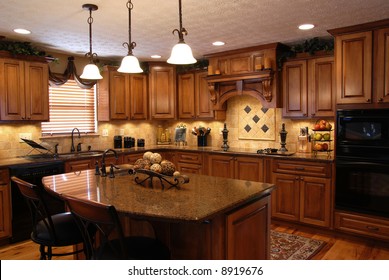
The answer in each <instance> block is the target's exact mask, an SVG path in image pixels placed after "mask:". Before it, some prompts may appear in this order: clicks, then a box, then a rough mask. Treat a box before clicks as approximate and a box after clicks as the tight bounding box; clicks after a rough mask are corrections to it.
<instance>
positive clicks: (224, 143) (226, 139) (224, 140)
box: [221, 123, 230, 151]
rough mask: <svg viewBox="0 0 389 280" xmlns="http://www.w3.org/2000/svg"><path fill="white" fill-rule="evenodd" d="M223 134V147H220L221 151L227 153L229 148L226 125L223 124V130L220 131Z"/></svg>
mask: <svg viewBox="0 0 389 280" xmlns="http://www.w3.org/2000/svg"><path fill="white" fill-rule="evenodd" d="M222 133H223V145H222V146H221V147H222V149H223V151H227V150H228V148H229V147H230V146H228V144H227V142H228V129H227V124H226V123H224V129H223V130H222Z"/></svg>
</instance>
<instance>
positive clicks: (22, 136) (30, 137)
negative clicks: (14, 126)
mask: <svg viewBox="0 0 389 280" xmlns="http://www.w3.org/2000/svg"><path fill="white" fill-rule="evenodd" d="M21 138H23V139H27V140H32V134H31V133H28V132H25V133H19V143H23V140H22V139H21Z"/></svg>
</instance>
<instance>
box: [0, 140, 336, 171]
mask: <svg viewBox="0 0 389 280" xmlns="http://www.w3.org/2000/svg"><path fill="white" fill-rule="evenodd" d="M115 150H116V152H118V153H119V154H121V153H122V154H131V153H139V152H141V153H142V152H145V151H149V150H154V151H155V150H160V151H163V150H166V151H188V152H207V153H218V154H227V155H246V156H255V157H273V158H277V159H292V160H306V161H315V162H333V161H334V158H335V156H334V152H333V151H332V152H329V153H327V152H322V153H320V152H319V153H317V154H314V153H294V154H292V155H285V156H283V155H278V154H257V149H244V148H230V149H228V151H223V150H222V149H221V148H217V147H197V146H176V145H151V146H147V147H142V148H139V147H135V148H122V149H115ZM109 155H112V154H109ZM96 156H100V157H101V154H100V155H98V154H96V155H94V156H92V155H86V156H75V157H68V156H65V157H59V158H57V159H54V158H52V157H44V158H36V157H34V156H25V157H14V158H4V159H0V167H8V166H12V165H19V164H29V163H40V162H52V161H63V162H65V161H69V160H79V159H82V158H88V157H89V158H92V157H96Z"/></svg>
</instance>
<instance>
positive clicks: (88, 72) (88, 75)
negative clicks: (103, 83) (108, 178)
mask: <svg viewBox="0 0 389 280" xmlns="http://www.w3.org/2000/svg"><path fill="white" fill-rule="evenodd" d="M82 8H83V9H84V10H89V18H88V20H87V22H88V24H89V52H88V53H86V54H85V56H86V57H89V64H87V65H86V66H85V67H84V71H83V72H82V74H81V76H80V78H81V79H86V80H100V79H102V78H103V77H102V76H101V75H100V71H99V68H98V67H97V66H96V64H95V63H94V59H93V58H94V57H97V54H96V53H94V52H92V23H93V18H92V11H96V10H97V9H98V7H97V6H96V5H93V4H84V5H82Z"/></svg>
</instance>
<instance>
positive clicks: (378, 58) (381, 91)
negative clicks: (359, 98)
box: [374, 28, 389, 103]
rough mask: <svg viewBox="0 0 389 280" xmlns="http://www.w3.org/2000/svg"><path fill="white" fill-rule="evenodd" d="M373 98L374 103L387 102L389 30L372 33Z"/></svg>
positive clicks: (388, 90)
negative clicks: (373, 47) (373, 44)
mask: <svg viewBox="0 0 389 280" xmlns="http://www.w3.org/2000/svg"><path fill="white" fill-rule="evenodd" d="M374 36H375V38H374V43H375V49H374V54H375V56H374V70H375V75H374V96H375V97H376V100H375V101H376V102H379V103H382V102H385V103H388V102H389V28H385V29H380V30H378V31H376V32H375V33H374Z"/></svg>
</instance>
